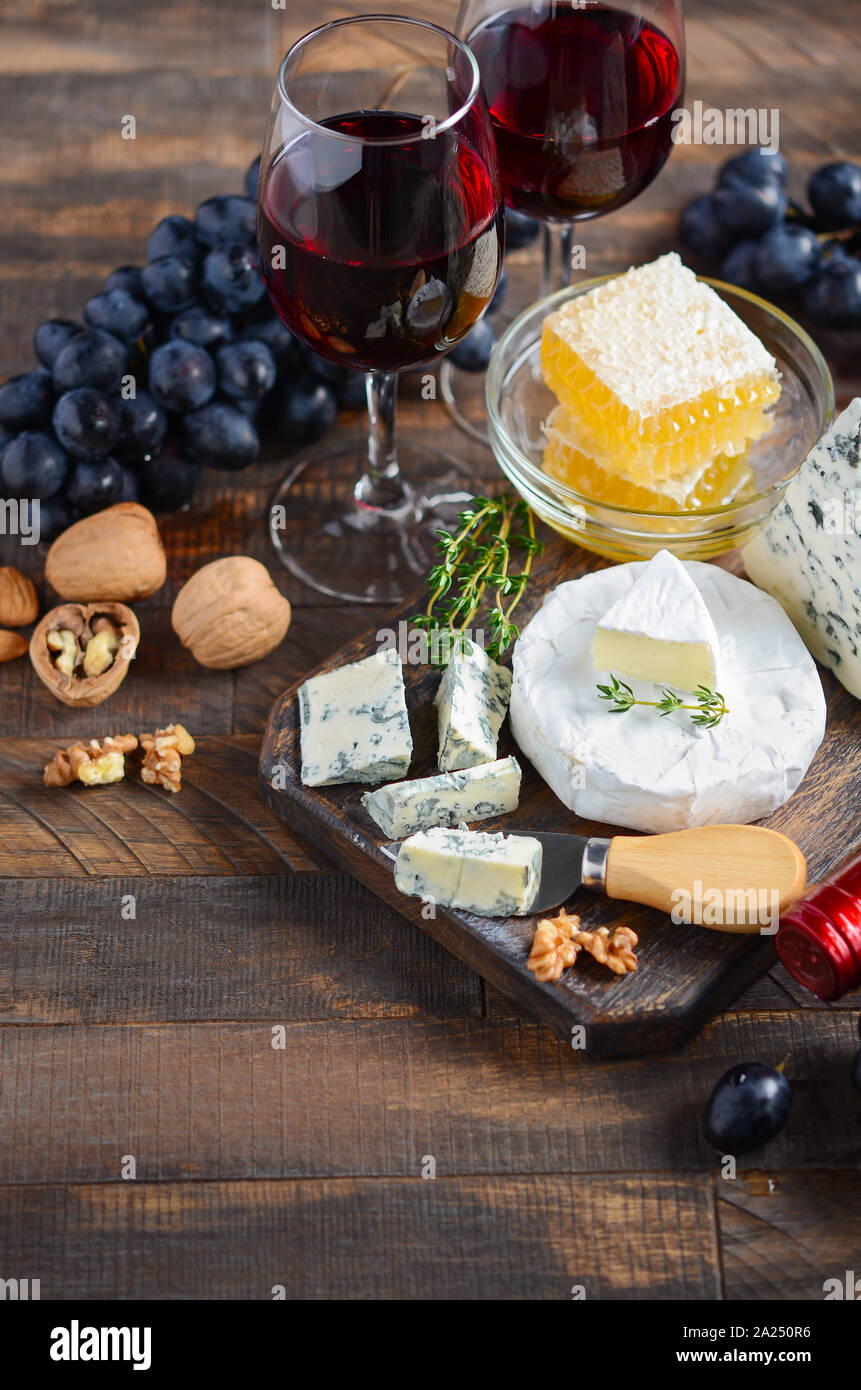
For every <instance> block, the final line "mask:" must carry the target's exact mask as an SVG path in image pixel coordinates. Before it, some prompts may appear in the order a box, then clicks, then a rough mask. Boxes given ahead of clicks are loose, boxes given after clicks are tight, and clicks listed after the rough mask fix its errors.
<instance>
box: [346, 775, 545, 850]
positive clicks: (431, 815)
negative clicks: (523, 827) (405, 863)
mask: <svg viewBox="0 0 861 1390" xmlns="http://www.w3.org/2000/svg"><path fill="white" fill-rule="evenodd" d="M519 796H520V767H519V765H518V762H517V759H516V758H500V759H499V760H498V761H497V762H493V763H484V764H482V765H481V766H480V767H467V768H464V769H463V770H462V771H460V772H443V773H441V774H440V776H438V777H419V778H416V779H415V780H414V781H411V782H394V783H393V784H392V785H391V786H389V787H379V788H378V789H377V790H376V791H372V792H365V794H364V796H363V797H362V805H363V806H364V807H365V809H366V811H367V812H368V815H369V816H371V817H372V819H373V820H375V821H376V823H377V825H378V826H379V827H380V829H381V830H382V832H383V834H384V835H385V836H386V837H387V838H388V839H390V840H402V839H403V838H404V836H406V835H414V834H415V833H416V831H418V830H429V829H430V828H431V827H432V826H435V825H459V824H460V823H461V821H476V820H488V819H489V818H490V817H491V816H503V815H506V814H507V813H508V812H509V811H516V809H517V802H518V799H519Z"/></svg>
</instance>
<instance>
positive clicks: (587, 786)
mask: <svg viewBox="0 0 861 1390" xmlns="http://www.w3.org/2000/svg"><path fill="white" fill-rule="evenodd" d="M644 568H645V565H644V564H643V563H635V564H629V565H615V566H613V567H612V568H610V569H605V570H600V571H598V572H597V573H594V574H588V575H585V576H584V577H583V578H582V579H577V580H572V581H571V582H569V583H567V584H561V585H560V586H559V588H557V589H555V590H554V591H553V592H552V593H551V594H549V595H548V597H547V599H546V600H545V602H544V605H543V607H542V608H540V609H539V611H538V612H537V614H536V615H535V617H534V618H533V619H532V621H531V622H530V623H529V624H528V625H527V627H526V629H525V631H524V633H523V636H522V637H521V638H520V640H519V641H518V642H517V644H516V646H515V649H514V658H513V664H514V683H513V686H512V692H511V727H512V731H513V733H514V737H515V739H516V740H517V743H518V744H519V746H520V748H521V749H522V750H523V752H524V753H525V754H526V756H527V757H528V758H529V759H530V761H531V762H532V763H533V764H534V766H535V767H536V768H537V770H538V772H539V773H540V774H541V776H542V777H543V778H544V780H545V782H547V783H548V784H549V786H550V787H551V788H552V790H553V791H554V792H555V793H556V795H557V796H558V797H559V798H560V800H561V801H563V802H564V803H565V805H566V806H568V807H569V808H570V809H571V810H572V811H575V812H576V813H577V815H579V816H582V817H583V818H584V819H586V820H595V821H600V822H604V823H606V824H609V825H620V826H627V827H629V828H631V829H635V830H646V831H654V832H658V831H669V830H683V829H685V828H686V827H688V826H696V825H715V824H720V823H721V822H740V823H745V822H748V821H753V820H758V819H759V817H761V816H766V815H768V814H769V813H770V812H771V811H773V810H774V809H775V807H777V806H781V805H782V804H783V802H784V801H786V800H787V799H788V798H789V797H790V796H791V795H792V793H793V792H794V791H795V789H796V787H797V786H798V784H799V782H800V781H801V779H802V777H803V776H804V774H805V772H806V771H807V768H808V767H809V765H810V761H811V759H812V757H813V754H814V753H815V752H816V749H817V748H818V747H819V744H820V743H821V742H822V737H823V733H824V730H825V698H824V696H823V693H822V685H821V682H820V680H819V676H818V674H817V671H816V666H815V665H814V663H813V661H812V659H811V657H810V655H809V653H808V652H807V650H806V649H805V647H804V644H803V642H802V641H801V638H800V637H799V636H798V633H797V632H796V631H795V629H794V627H793V626H792V624H791V623H790V621H789V619H788V618H787V616H786V614H785V613H784V612H783V610H782V608H781V607H780V606H779V605H778V604H777V603H775V601H774V600H773V599H772V598H769V596H768V595H767V594H764V593H762V592H761V591H760V590H759V589H756V588H754V587H753V585H751V584H748V583H746V582H745V581H744V580H743V579H738V578H736V576H735V575H733V574H729V573H728V572H727V571H726V570H722V569H719V568H718V567H717V566H716V565H709V564H701V563H699V562H697V561H688V562H687V563H686V565H685V568H686V569H687V571H688V574H689V575H690V577H691V579H693V581H694V583H695V584H696V586H697V588H698V590H699V592H700V594H701V595H702V597H703V600H704V602H705V604H706V607H707V609H708V611H709V613H710V614H711V618H712V621H713V623H714V625H715V630H716V632H717V636H718V640H719V643H720V649H721V654H722V658H723V665H724V670H723V671H722V672H721V692H722V693H723V695H724V696H725V698H726V702H727V705H728V707H729V714H727V715H725V717H724V718H723V720H722V721H721V723H720V724H718V725H717V726H716V727H715V728H712V729H704V728H702V727H697V726H695V725H692V724H691V722H690V717H689V715H688V714H687V713H685V712H684V711H681V710H679V711H676V712H674V713H673V714H670V715H667V716H666V717H664V718H661V717H659V716H658V715H657V714H656V712H655V711H654V710H653V709H645V708H642V707H639V706H635V707H634V708H633V709H631V710H630V711H629V712H628V713H627V714H612V713H611V712H610V706H609V705H608V703H607V702H606V701H603V700H601V699H599V698H598V692H597V690H596V676H595V672H594V671H593V669H592V660H591V646H592V639H593V637H594V634H595V628H596V626H597V624H598V621H599V620H600V619H601V618H602V617H603V615H604V614H605V613H606V612H607V610H608V608H609V607H610V605H611V604H612V603H614V602H616V600H617V599H619V598H621V596H622V595H623V594H624V593H626V592H627V590H628V589H629V588H630V587H631V585H632V584H633V583H634V581H635V579H637V578H638V576H639V575H640V574H641V573H642V572H643V569H644ZM636 693H637V695H638V696H639V697H640V698H641V699H655V700H657V699H659V698H660V687H659V686H658V685H649V684H643V685H640V686H638V687H637V691H636Z"/></svg>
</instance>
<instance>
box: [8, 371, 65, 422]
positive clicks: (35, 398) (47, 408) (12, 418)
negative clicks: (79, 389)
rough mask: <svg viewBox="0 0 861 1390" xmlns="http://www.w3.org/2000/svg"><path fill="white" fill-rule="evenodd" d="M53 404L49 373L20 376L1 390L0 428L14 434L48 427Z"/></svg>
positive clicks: (39, 372)
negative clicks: (4, 428)
mask: <svg viewBox="0 0 861 1390" xmlns="http://www.w3.org/2000/svg"><path fill="white" fill-rule="evenodd" d="M53 404H54V387H53V385H52V383H51V376H50V373H49V372H44V371H42V370H41V368H38V369H37V370H36V371H35V372H21V374H20V376H13V377H10V378H9V380H8V381H4V383H3V385H2V386H0V425H4V426H5V427H6V429H7V430H11V431H13V432H15V431H17V430H33V429H36V430H37V429H40V428H41V427H42V426H43V425H47V423H48V421H49V419H50V417H51V407H52V405H53Z"/></svg>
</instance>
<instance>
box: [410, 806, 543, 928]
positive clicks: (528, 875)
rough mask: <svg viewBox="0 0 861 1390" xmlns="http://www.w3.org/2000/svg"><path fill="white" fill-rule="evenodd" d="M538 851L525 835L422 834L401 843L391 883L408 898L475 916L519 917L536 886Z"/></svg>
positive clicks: (538, 879)
mask: <svg viewBox="0 0 861 1390" xmlns="http://www.w3.org/2000/svg"><path fill="white" fill-rule="evenodd" d="M541 859H542V848H541V842H540V841H539V840H535V839H532V837H531V836H528V835H491V834H488V833H487V832H486V831H483V830H467V829H466V827H465V826H462V827H460V828H459V829H458V830H443V829H434V830H423V831H420V832H419V834H418V835H411V836H410V838H409V839H408V840H404V842H403V844H402V845H401V847H400V849H399V851H398V858H397V863H396V865H395V883H396V885H397V886H398V888H399V889H400V890H401V892H402V893H406V894H407V895H408V896H409V897H418V898H423V899H424V900H425V901H426V902H434V903H436V904H437V905H438V906H440V907H457V908H460V909H461V910H462V911H463V912H474V913H475V914H476V915H477V916H479V917H515V916H517V917H522V916H524V915H525V914H526V913H527V912H528V911H529V909H530V907H531V906H532V903H533V901H534V899H535V895H536V893H537V892H538V886H539V884H540V882H541Z"/></svg>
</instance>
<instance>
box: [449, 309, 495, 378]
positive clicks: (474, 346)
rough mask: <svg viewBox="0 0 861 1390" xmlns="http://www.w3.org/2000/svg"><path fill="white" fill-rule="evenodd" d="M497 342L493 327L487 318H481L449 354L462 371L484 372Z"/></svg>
mask: <svg viewBox="0 0 861 1390" xmlns="http://www.w3.org/2000/svg"><path fill="white" fill-rule="evenodd" d="M495 344H496V334H495V333H494V331H493V328H492V327H491V325H490V324H489V323H488V321H487V319H479V320H478V323H476V324H473V326H472V328H471V329H470V330H469V332H468V333H467V335H466V337H465V338H461V340H460V342H459V343H458V344H457V346H456V347H453V348H452V350H451V352H450V353H449V354H448V355H449V358H450V359H451V361H452V362H453V363H454V365H455V366H456V367H460V369H461V371H462V372H484V371H486V370H487V364H488V362H489V361H490V354H491V353H492V352H493V349H494V346H495Z"/></svg>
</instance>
